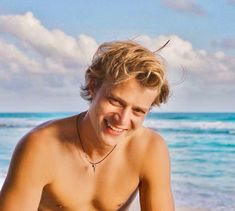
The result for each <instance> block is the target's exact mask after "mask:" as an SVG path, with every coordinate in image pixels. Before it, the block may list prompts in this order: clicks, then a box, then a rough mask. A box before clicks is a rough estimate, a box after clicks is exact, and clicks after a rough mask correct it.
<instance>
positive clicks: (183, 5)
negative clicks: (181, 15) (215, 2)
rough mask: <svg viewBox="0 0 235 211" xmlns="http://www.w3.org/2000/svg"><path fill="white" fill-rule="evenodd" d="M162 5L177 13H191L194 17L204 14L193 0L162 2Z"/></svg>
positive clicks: (166, 0) (164, 0)
mask: <svg viewBox="0 0 235 211" xmlns="http://www.w3.org/2000/svg"><path fill="white" fill-rule="evenodd" d="M163 4H164V5H165V6H166V7H169V8H171V9H174V10H176V11H179V12H187V13H193V14H196V15H204V14H205V12H204V10H203V9H202V8H201V7H200V6H199V5H198V4H197V3H196V1H195V0H163Z"/></svg>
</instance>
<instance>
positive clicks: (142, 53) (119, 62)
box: [81, 41, 169, 106]
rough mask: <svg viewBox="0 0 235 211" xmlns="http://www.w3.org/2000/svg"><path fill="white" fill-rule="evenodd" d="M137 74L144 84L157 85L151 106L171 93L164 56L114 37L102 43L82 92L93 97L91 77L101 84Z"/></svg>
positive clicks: (150, 86) (89, 97) (88, 97)
mask: <svg viewBox="0 0 235 211" xmlns="http://www.w3.org/2000/svg"><path fill="white" fill-rule="evenodd" d="M130 78H136V80H137V81H139V82H140V84H142V85H143V86H145V87H149V88H154V89H156V93H158V94H157V97H156V98H155V100H154V102H153V104H152V106H156V105H157V106H159V105H160V104H161V103H165V102H166V101H167V99H168V96H169V84H168V81H167V79H166V70H165V65H164V64H163V61H162V59H161V58H160V57H159V56H158V55H156V52H151V51H150V50H148V49H147V48H145V47H143V46H141V45H140V44H138V43H136V42H134V41H113V42H105V43H103V44H101V45H100V46H99V48H98V50H97V51H96V53H95V54H94V56H93V59H92V64H91V65H90V66H89V67H88V69H87V70H86V74H85V85H84V86H82V87H81V96H82V97H83V98H84V99H86V100H88V101H90V102H91V101H92V95H91V92H90V89H89V83H90V81H91V80H93V81H95V82H96V87H97V88H99V87H100V86H101V84H102V83H103V82H109V83H111V84H113V85H116V84H118V83H121V82H123V81H125V80H127V79H130Z"/></svg>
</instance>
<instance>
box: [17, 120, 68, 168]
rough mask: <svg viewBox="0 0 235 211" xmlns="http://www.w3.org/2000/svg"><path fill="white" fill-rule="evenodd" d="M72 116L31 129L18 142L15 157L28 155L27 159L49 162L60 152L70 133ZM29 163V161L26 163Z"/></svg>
mask: <svg viewBox="0 0 235 211" xmlns="http://www.w3.org/2000/svg"><path fill="white" fill-rule="evenodd" d="M70 122H71V117H70V118H65V119H58V120H51V121H48V122H45V123H42V124H40V125H39V126H37V127H35V128H33V129H32V130H31V131H29V132H28V133H27V134H26V135H25V136H23V137H22V139H21V140H20V141H19V142H18V144H17V146H16V149H15V152H14V157H16V158H20V157H28V158H27V159H32V160H35V159H38V160H41V161H43V160H45V161H46V162H48V158H50V160H51V159H52V158H53V157H55V159H56V155H58V154H59V153H60V150H61V148H62V147H63V145H64V143H63V142H65V140H67V139H66V138H68V136H69V135H67V137H66V134H70V131H69V128H70V127H69V126H68V125H69V124H70ZM26 164H27V163H26Z"/></svg>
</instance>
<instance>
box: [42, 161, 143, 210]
mask: <svg viewBox="0 0 235 211" xmlns="http://www.w3.org/2000/svg"><path fill="white" fill-rule="evenodd" d="M138 184H139V176H138V173H137V172H135V171H133V169H132V168H130V166H129V165H127V164H126V163H122V162H106V163H103V164H100V165H97V167H96V171H95V172H94V171H93V168H92V167H91V166H90V165H89V164H88V163H85V162H83V163H80V164H79V166H78V167H77V168H76V167H75V166H74V165H73V164H70V166H69V165H68V166H66V167H63V168H62V169H61V170H58V172H57V175H56V177H55V180H54V181H53V182H52V183H51V184H48V185H47V186H45V187H44V189H43V192H42V197H41V202H40V208H41V209H39V210H71V211H72V210H76V211H79V210H91V211H92V210H99V211H100V210H125V209H124V207H127V206H125V205H128V204H129V203H130V202H131V200H132V198H133V196H134V195H135V193H136V190H137V189H138Z"/></svg>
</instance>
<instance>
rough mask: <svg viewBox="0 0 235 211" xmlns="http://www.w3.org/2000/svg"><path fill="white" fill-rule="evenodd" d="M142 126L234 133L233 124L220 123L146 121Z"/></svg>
mask: <svg viewBox="0 0 235 211" xmlns="http://www.w3.org/2000/svg"><path fill="white" fill-rule="evenodd" d="M144 124H145V125H146V126H147V127H151V128H154V129H167V128H171V129H202V130H211V129H212V130H213V129H214V130H222V129H226V130H231V131H233V132H234V131H235V123H234V122H221V121H215V122H210V121H196V122H193V121H178V120H154V119H146V120H145V122H144Z"/></svg>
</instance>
